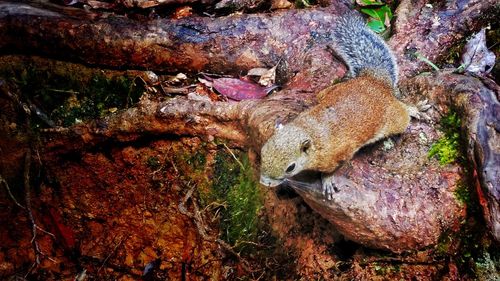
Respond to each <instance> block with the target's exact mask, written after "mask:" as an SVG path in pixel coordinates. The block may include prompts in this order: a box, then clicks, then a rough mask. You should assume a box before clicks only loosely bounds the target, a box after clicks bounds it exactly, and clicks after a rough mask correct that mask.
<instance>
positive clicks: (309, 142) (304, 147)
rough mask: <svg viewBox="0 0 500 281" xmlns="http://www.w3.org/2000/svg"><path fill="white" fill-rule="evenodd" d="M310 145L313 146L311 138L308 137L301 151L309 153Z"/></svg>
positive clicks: (301, 146)
mask: <svg viewBox="0 0 500 281" xmlns="http://www.w3.org/2000/svg"><path fill="white" fill-rule="evenodd" d="M310 147H311V140H309V139H307V140H305V141H303V142H302V144H301V145H300V151H302V152H304V153H306V154H307V151H308V150H309V148H310Z"/></svg>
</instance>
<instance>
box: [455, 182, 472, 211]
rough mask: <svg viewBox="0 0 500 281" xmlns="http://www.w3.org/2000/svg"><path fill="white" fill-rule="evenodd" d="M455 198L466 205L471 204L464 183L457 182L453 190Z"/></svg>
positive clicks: (467, 188) (469, 195) (468, 192)
mask: <svg viewBox="0 0 500 281" xmlns="http://www.w3.org/2000/svg"><path fill="white" fill-rule="evenodd" d="M453 194H454V195H455V198H456V199H457V200H458V201H459V202H462V203H463V204H465V205H467V206H471V205H472V204H471V201H472V200H471V194H470V191H469V187H468V186H467V185H466V184H464V183H459V184H458V186H457V188H456V189H455V191H454V192H453Z"/></svg>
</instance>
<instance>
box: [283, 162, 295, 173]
mask: <svg viewBox="0 0 500 281" xmlns="http://www.w3.org/2000/svg"><path fill="white" fill-rule="evenodd" d="M294 169H295V163H292V164H290V166H288V168H286V171H285V172H286V173H290V172H292V171H293V170H294Z"/></svg>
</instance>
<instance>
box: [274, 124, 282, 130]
mask: <svg viewBox="0 0 500 281" xmlns="http://www.w3.org/2000/svg"><path fill="white" fill-rule="evenodd" d="M274 128H275V129H276V130H281V129H282V128H283V124H281V123H280V122H276V124H275V125H274Z"/></svg>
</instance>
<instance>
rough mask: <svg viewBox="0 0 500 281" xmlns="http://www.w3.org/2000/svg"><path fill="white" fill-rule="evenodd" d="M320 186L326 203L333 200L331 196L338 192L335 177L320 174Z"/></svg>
mask: <svg viewBox="0 0 500 281" xmlns="http://www.w3.org/2000/svg"><path fill="white" fill-rule="evenodd" d="M321 186H322V192H323V195H324V196H325V199H326V200H328V201H330V200H333V194H334V193H337V192H339V190H338V188H337V186H336V185H335V177H334V176H333V175H325V174H322V175H321Z"/></svg>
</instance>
